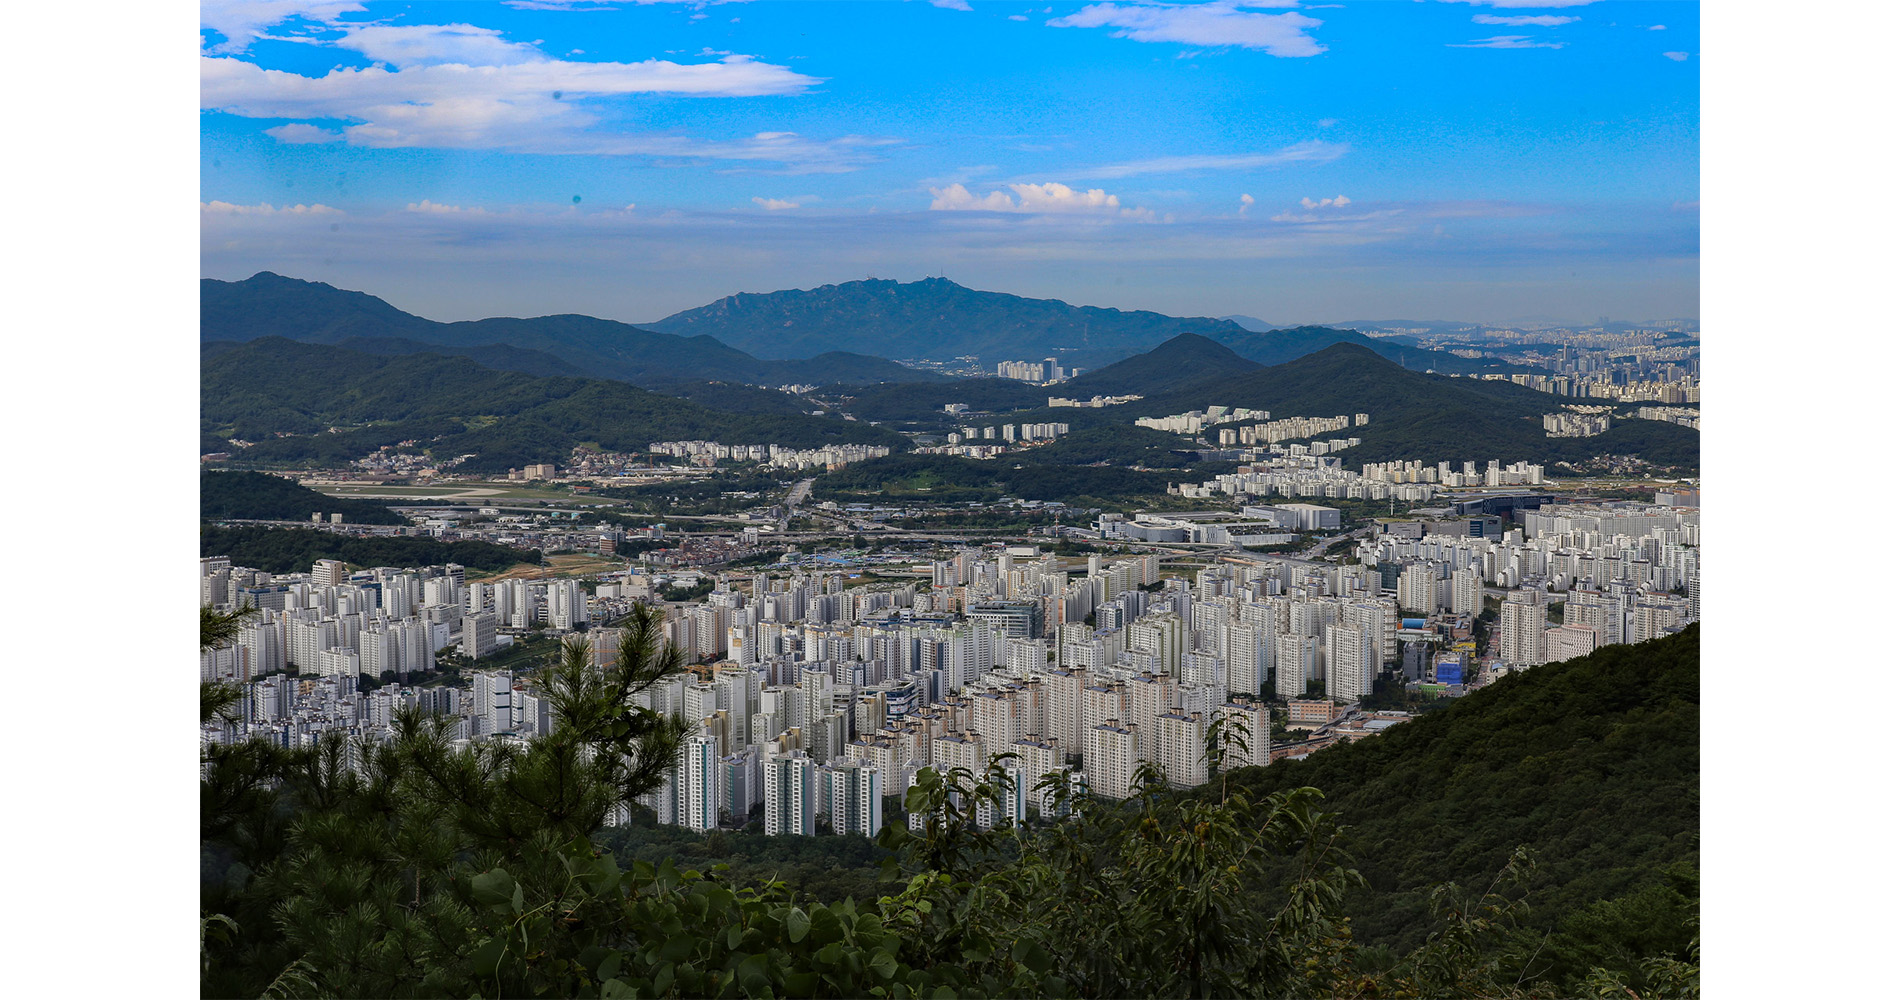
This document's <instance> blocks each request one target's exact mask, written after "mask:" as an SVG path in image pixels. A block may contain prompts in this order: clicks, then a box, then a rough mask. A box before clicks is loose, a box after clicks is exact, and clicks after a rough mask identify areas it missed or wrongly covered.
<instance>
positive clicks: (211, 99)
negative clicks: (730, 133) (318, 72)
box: [199, 33, 897, 171]
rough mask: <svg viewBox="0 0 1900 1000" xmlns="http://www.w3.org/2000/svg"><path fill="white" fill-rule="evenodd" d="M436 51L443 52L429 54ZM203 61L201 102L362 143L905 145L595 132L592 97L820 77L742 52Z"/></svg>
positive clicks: (659, 149) (856, 153)
mask: <svg viewBox="0 0 1900 1000" xmlns="http://www.w3.org/2000/svg"><path fill="white" fill-rule="evenodd" d="M357 37H358V38H359V39H360V37H361V36H360V35H359V36H357ZM472 39H485V40H473V41H471V40H472ZM444 41H445V36H443V35H441V34H439V33H438V34H434V35H429V36H423V35H412V36H408V37H406V38H403V39H398V38H397V37H396V36H385V37H384V38H383V39H381V40H376V39H372V44H374V45H378V46H382V45H387V46H388V47H389V49H388V50H387V51H392V52H393V51H394V50H397V49H403V50H405V51H406V53H407V55H406V56H405V57H417V56H423V57H426V56H427V55H428V54H431V53H433V54H434V55H442V54H443V51H444V50H443V48H442V47H441V45H442V44H443V43H444ZM496 41H499V40H498V39H493V38H492V37H488V36H469V35H462V36H460V38H459V40H457V41H455V42H454V43H453V44H457V45H460V44H464V43H468V44H472V45H475V46H492V43H494V42H496ZM412 43H413V44H412ZM501 44H502V45H504V46H505V45H508V44H509V43H505V42H502V43H501ZM428 45H436V46H437V47H436V48H433V49H430V48H427V47H426V46H428ZM508 51H510V52H514V51H517V50H515V49H512V48H511V49H509V50H508ZM199 66H200V86H199V95H200V106H201V107H203V108H205V109H208V110H215V111H223V112H226V113H229V114H234V115H240V116H243V117H248V118H293V119H297V118H302V119H324V120H332V121H334V120H341V121H345V122H349V123H350V124H348V125H347V126H345V127H344V128H343V130H342V136H343V138H344V139H345V140H346V141H347V142H349V143H350V144H351V145H355V146H371V147H435V148H455V149H505V150H514V151H521V152H545V153H597V154H607V155H615V154H631V155H651V156H683V157H701V158H714V159H719V158H731V159H745V160H753V159H761V160H773V159H777V160H784V161H786V162H792V161H810V163H809V165H810V168H811V169H814V170H820V171H824V170H841V169H854V168H855V167H856V166H860V165H862V164H863V163H865V162H868V161H870V160H873V159H876V157H875V156H873V155H871V154H870V153H869V150H870V149H871V148H873V147H876V146H880V145H890V144H892V143H895V142H896V141H897V140H894V139H887V138H877V137H868V136H845V137H842V138H839V139H834V140H830V141H818V140H804V139H800V138H798V137H797V136H796V135H794V134H793V133H789V132H767V133H760V134H759V135H757V136H754V137H753V138H752V139H749V140H737V141H725V142H706V141H700V140H693V139H686V138H682V137H678V136H644V135H640V134H635V133H627V132H618V131H611V130H608V129H605V128H601V129H597V130H593V131H590V129H593V128H594V126H597V125H599V123H600V118H599V116H598V115H596V114H595V112H594V111H593V110H591V109H590V104H589V100H588V99H593V98H611V97H620V96H626V95H631V94H654V93H664V94H678V95H686V96H697V97H745V96H760V95H777V94H798V93H802V92H804V91H805V90H806V89H808V88H810V87H811V86H813V85H816V84H818V83H820V82H822V81H821V80H819V79H818V78H816V77H810V76H805V75H803V74H800V73H796V72H793V71H792V70H790V69H788V68H786V67H783V66H774V65H771V64H767V63H760V62H755V61H753V60H752V59H751V57H749V56H744V55H730V56H726V57H724V58H722V59H719V60H717V61H712V62H704V63H676V62H671V61H667V60H659V59H649V60H646V61H644V62H638V63H611V62H608V63H586V62H570V61H566V60H560V59H549V58H536V59H533V60H529V61H517V62H512V63H508V64H504V65H484V66H468V65H462V64H458V63H435V64H430V65H420V66H410V67H406V68H399V69H390V68H388V67H385V66H372V67H368V68H362V69H358V68H351V67H338V68H336V69H332V70H331V71H330V72H329V73H327V74H325V75H323V76H319V77H307V76H300V75H298V74H295V73H286V72H282V71H279V70H266V69H263V68H261V67H259V66H257V65H255V64H252V63H249V62H245V61H243V60H240V59H233V58H228V57H207V58H201V59H200V61H199ZM292 135H293V136H297V135H301V136H302V138H303V141H309V138H310V137H312V135H313V133H309V132H301V130H300V131H299V132H297V133H292ZM280 138H281V137H280ZM286 141H297V140H296V139H287V140H286Z"/></svg>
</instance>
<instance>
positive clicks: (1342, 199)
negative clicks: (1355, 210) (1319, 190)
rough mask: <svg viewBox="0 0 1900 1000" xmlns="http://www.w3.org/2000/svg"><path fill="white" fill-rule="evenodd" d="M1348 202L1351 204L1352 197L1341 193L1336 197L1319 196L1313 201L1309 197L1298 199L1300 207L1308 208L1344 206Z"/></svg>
mask: <svg viewBox="0 0 1900 1000" xmlns="http://www.w3.org/2000/svg"><path fill="white" fill-rule="evenodd" d="M1350 204H1352V199H1351V198H1348V197H1346V196H1345V195H1343V194H1342V195H1340V196H1339V197H1337V198H1321V199H1320V200H1318V201H1314V200H1313V199H1311V198H1301V199H1300V207H1301V208H1309V209H1310V208H1345V207H1346V206H1347V205H1350Z"/></svg>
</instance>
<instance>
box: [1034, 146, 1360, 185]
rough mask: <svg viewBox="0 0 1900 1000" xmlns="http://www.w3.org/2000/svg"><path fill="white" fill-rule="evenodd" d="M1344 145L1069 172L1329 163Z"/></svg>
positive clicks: (1108, 174) (1116, 173)
mask: <svg viewBox="0 0 1900 1000" xmlns="http://www.w3.org/2000/svg"><path fill="white" fill-rule="evenodd" d="M1348 148H1350V147H1348V146H1347V145H1346V144H1345V143H1343V142H1323V141H1321V140H1318V139H1314V140H1311V141H1308V142H1301V143H1295V144H1294V145H1291V146H1286V147H1283V148H1281V149H1276V150H1273V151H1272V152H1267V153H1228V154H1218V153H1216V154H1200V155H1188V156H1161V157H1156V158H1154V159H1151V160H1135V161H1133V162H1130V163H1111V164H1107V165H1105V166H1099V167H1091V168H1087V169H1084V170H1073V171H1069V173H1070V174H1071V175H1072V176H1076V177H1102V178H1110V179H1113V178H1117V177H1133V176H1136V175H1138V174H1174V173H1185V172H1188V171H1195V170H1259V169H1262V168H1265V167H1281V166H1286V165H1287V164H1291V163H1330V162H1332V161H1333V160H1337V159H1339V158H1340V157H1341V156H1344V155H1345V153H1346V150H1347V149H1348Z"/></svg>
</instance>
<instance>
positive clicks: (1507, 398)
mask: <svg viewBox="0 0 1900 1000" xmlns="http://www.w3.org/2000/svg"><path fill="white" fill-rule="evenodd" d="M1564 402H1565V400H1563V399H1562V398H1560V397H1557V396H1552V395H1550V394H1548V393H1543V392H1537V391H1536V390H1533V389H1527V388H1524V387H1523V386H1519V385H1515V384H1512V383H1510V382H1503V381H1485V380H1481V379H1471V378H1450V377H1447V376H1441V375H1426V374H1422V373H1419V372H1413V371H1407V370H1406V369H1404V368H1402V367H1400V366H1399V365H1397V364H1395V363H1393V362H1391V361H1389V360H1387V359H1385V358H1383V357H1380V356H1379V355H1378V354H1376V353H1374V352H1372V351H1371V350H1368V349H1366V348H1364V347H1360V346H1358V345H1355V344H1346V343H1341V344H1335V345H1333V346H1331V347H1328V348H1325V349H1323V350H1320V351H1316V352H1314V353H1312V354H1308V355H1306V356H1304V357H1301V358H1297V359H1295V360H1293V361H1289V362H1286V363H1285V364H1280V365H1275V366H1273V367H1271V368H1262V369H1259V370H1257V371H1250V372H1243V373H1240V374H1237V375H1221V374H1211V375H1210V377H1208V378H1207V379H1205V380H1203V381H1200V382H1195V383H1192V384H1190V385H1188V386H1186V387H1184V388H1180V389H1178V390H1175V391H1172V392H1169V393H1165V394H1161V395H1156V396H1152V397H1150V398H1147V399H1143V400H1141V401H1139V402H1136V403H1130V404H1128V405H1127V406H1123V407H1116V408H1115V411H1116V412H1117V414H1118V415H1119V416H1120V417H1121V418H1122V419H1124V420H1132V419H1133V418H1134V417H1137V416H1162V415H1166V414H1171V413H1182V412H1186V411H1188V410H1198V409H1204V408H1206V407H1207V406H1210V405H1223V406H1246V407H1253V408H1256V409H1265V410H1268V411H1270V412H1271V413H1272V414H1273V416H1274V417H1276V418H1280V417H1290V416H1308V417H1328V416H1336V415H1339V414H1352V413H1365V414H1368V415H1370V417H1371V418H1372V422H1371V423H1370V424H1368V425H1366V426H1364V427H1355V428H1351V429H1350V430H1348V431H1341V432H1337V433H1335V434H1329V435H1327V437H1346V436H1349V435H1350V436H1356V437H1358V438H1360V439H1361V442H1362V443H1361V444H1360V445H1359V446H1358V447H1356V448H1354V449H1352V450H1351V451H1350V452H1346V453H1345V454H1344V456H1343V457H1344V458H1345V459H1346V461H1347V463H1348V464H1349V465H1352V464H1357V463H1364V462H1385V461H1394V460H1400V459H1406V460H1409V459H1422V460H1427V461H1432V462H1438V461H1452V462H1458V461H1465V460H1480V461H1481V460H1486V459H1491V458H1499V459H1503V460H1505V461H1520V460H1522V461H1533V462H1544V463H1554V462H1557V461H1572V462H1582V461H1584V460H1587V459H1589V458H1592V457H1593V456H1598V455H1618V454H1630V455H1636V456H1637V457H1640V458H1644V459H1647V460H1649V461H1651V462H1655V463H1656V464H1658V465H1664V466H1671V467H1675V468H1678V469H1682V470H1693V469H1696V468H1698V467H1699V465H1700V451H1701V449H1700V442H1701V435H1700V433H1699V432H1697V431H1695V430H1692V429H1690V428H1687V427H1681V426H1677V425H1673V424H1664V423H1662V422H1660V421H1620V422H1618V423H1617V424H1613V425H1612V430H1611V431H1610V432H1609V433H1607V434H1603V435H1600V436H1597V437H1589V438H1552V437H1546V436H1545V434H1544V425H1543V415H1544V414H1546V413H1555V412H1558V411H1559V410H1560V409H1561V408H1562V406H1563V403H1564ZM1585 402H1589V401H1588V400H1586V401H1585ZM1048 412H1053V411H1048Z"/></svg>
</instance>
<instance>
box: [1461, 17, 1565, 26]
mask: <svg viewBox="0 0 1900 1000" xmlns="http://www.w3.org/2000/svg"><path fill="white" fill-rule="evenodd" d="M1471 20H1472V21H1473V22H1474V23H1476V24H1507V25H1510V26H1511V27H1514V28H1522V27H1524V26H1526V25H1536V26H1537V27H1540V28H1555V27H1556V26H1558V25H1560V24H1573V23H1575V22H1577V21H1581V20H1583V19H1582V18H1580V17H1565V16H1563V15H1561V14H1517V15H1512V16H1510V17H1499V16H1498V15H1496V14H1474V15H1472V18H1471Z"/></svg>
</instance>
